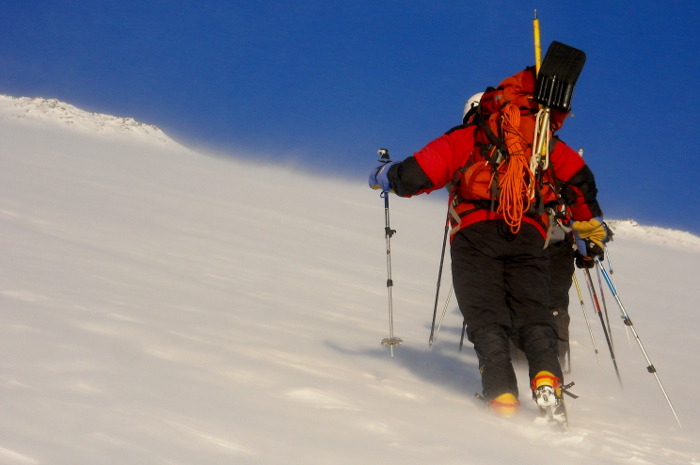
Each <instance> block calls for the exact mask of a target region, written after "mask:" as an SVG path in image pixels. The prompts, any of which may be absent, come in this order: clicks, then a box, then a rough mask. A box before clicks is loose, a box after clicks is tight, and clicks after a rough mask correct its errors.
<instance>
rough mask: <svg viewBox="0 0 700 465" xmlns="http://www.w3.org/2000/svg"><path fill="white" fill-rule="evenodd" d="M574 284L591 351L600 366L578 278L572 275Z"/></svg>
mask: <svg viewBox="0 0 700 465" xmlns="http://www.w3.org/2000/svg"><path fill="white" fill-rule="evenodd" d="M573 278H574V284H575V285H576V292H577V293H578V301H579V303H580V304H581V311H582V312H583V318H584V319H585V320H586V326H587V327H588V334H590V336H591V342H592V343H593V351H594V352H595V359H596V362H597V363H598V366H600V355H599V353H598V346H597V344H596V342H595V337H593V329H592V328H591V322H590V321H589V320H588V314H587V313H586V306H585V305H584V303H583V294H582V293H581V286H579V284H578V278H577V277H576V273H574V275H573Z"/></svg>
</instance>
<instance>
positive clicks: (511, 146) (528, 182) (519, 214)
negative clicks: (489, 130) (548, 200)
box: [497, 104, 535, 234]
mask: <svg viewBox="0 0 700 465" xmlns="http://www.w3.org/2000/svg"><path fill="white" fill-rule="evenodd" d="M502 113H503V120H502V122H501V128H502V130H503V139H504V141H505V144H506V148H507V149H508V153H509V154H510V156H509V157H508V158H507V159H506V160H505V161H504V162H503V163H506V166H505V170H504V173H503V174H502V175H500V176H499V179H498V187H499V189H500V194H499V197H498V210H497V211H498V213H500V214H502V215H503V218H504V221H505V222H506V224H507V225H508V226H509V227H510V230H511V232H512V233H513V234H517V233H518V231H520V226H521V225H522V219H523V215H524V214H525V212H527V210H528V209H529V208H530V205H532V202H533V201H534V198H535V195H534V189H535V175H534V174H533V173H532V171H531V170H530V154H529V153H528V151H529V150H530V147H528V143H527V138H526V137H525V136H524V135H523V134H522V133H521V132H520V129H519V128H520V110H519V109H518V107H516V106H515V105H512V104H509V105H507V106H506V107H505V108H504V109H503V110H502Z"/></svg>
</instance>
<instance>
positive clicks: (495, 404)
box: [489, 392, 520, 418]
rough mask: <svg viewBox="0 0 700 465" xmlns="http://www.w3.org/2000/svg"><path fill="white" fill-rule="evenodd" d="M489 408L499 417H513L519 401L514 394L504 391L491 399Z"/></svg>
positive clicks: (518, 406)
mask: <svg viewBox="0 0 700 465" xmlns="http://www.w3.org/2000/svg"><path fill="white" fill-rule="evenodd" d="M489 408H490V409H491V411H493V412H494V413H495V414H496V415H498V416H499V417H501V418H513V417H514V416H515V414H516V413H518V408H520V402H518V399H517V398H516V397H515V394H512V393H510V392H506V393H504V394H501V395H500V396H498V397H496V398H495V399H491V402H489Z"/></svg>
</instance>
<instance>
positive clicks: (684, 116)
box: [0, 0, 700, 234]
mask: <svg viewBox="0 0 700 465" xmlns="http://www.w3.org/2000/svg"><path fill="white" fill-rule="evenodd" d="M534 9H537V10H538V12H539V18H540V22H541V28H542V44H543V48H544V49H545V50H546V47H547V46H548V45H549V43H550V42H551V41H552V40H558V41H561V42H564V43H567V44H569V45H572V46H574V47H577V48H580V49H582V50H584V51H585V52H586V54H587V56H588V61H587V63H586V66H585V68H584V70H583V73H582V75H581V78H580V80H579V84H578V85H577V88H576V92H575V95H574V101H573V104H574V113H575V115H576V116H575V117H574V118H571V119H569V120H568V121H567V123H566V124H565V126H564V128H563V129H562V131H560V135H561V136H562V138H563V139H564V140H565V141H566V142H567V143H569V144H570V145H571V146H572V147H574V148H576V149H578V148H579V147H583V148H584V149H585V158H586V160H587V161H588V163H589V164H590V165H591V167H592V168H593V170H594V172H595V174H596V178H597V180H598V187H599V189H600V200H601V203H602V206H603V209H604V211H605V212H606V216H608V217H612V218H633V219H636V220H637V221H639V222H641V223H644V224H655V225H660V226H666V227H674V228H679V229H684V230H689V231H692V232H694V233H696V234H700V207H699V204H700V196H699V195H698V191H699V190H700V188H699V187H698V185H699V183H700V170H699V169H698V167H697V166H698V165H697V159H698V157H700V151H699V150H698V146H699V142H698V137H699V134H698V132H699V131H698V125H699V121H698V109H697V107H698V103H699V99H698V68H699V66H698V58H699V57H698V50H700V44H699V43H698V42H699V41H698V35H699V33H698V30H699V29H700V19H699V18H700V2H696V1H680V0H677V1H660V0H657V1H646V0H639V1H635V2H610V1H605V2H603V1H586V2H582V1H562V0H559V1H550V0H547V1H533V2H523V1H521V0H508V1H497V0H490V1H482V2H477V1H467V0H462V1H435V0H415V1H410V2H407V1H398V0H396V1H380V0H377V1H372V2H367V1H360V0H349V1H337V2H333V1H330V2H328V1H303V2H290V1H288V0H285V1H273V0H267V1H264V0H263V1H247V0H236V1H231V2H226V1H212V0H199V1H185V0H168V1H148V0H140V1H134V0H103V1H95V2H88V1H81V0H74V1H51V2H49V1H34V0H23V1H18V0H10V1H6V2H4V3H3V9H2V16H3V21H2V23H3V24H2V27H0V93H4V94H8V95H12V96H29V97H47V98H58V99H60V100H64V101H67V102H69V103H71V104H73V105H76V106H79V107H81V108H84V109H87V110H90V111H96V112H101V113H110V114H114V115H118V116H132V117H134V118H136V119H138V120H140V121H144V122H148V123H151V124H156V125H158V126H160V127H161V128H162V129H163V130H164V131H166V132H167V133H168V134H170V135H171V136H173V137H174V138H176V139H177V140H179V141H181V142H184V143H185V144H188V145H190V146H193V147H205V148H210V149H216V150H223V151H226V152H230V153H244V154H247V155H254V156H256V157H261V158H265V159H268V160H270V159H274V160H280V161H282V162H284V163H293V164H296V165H300V166H302V167H304V168H307V169H311V170H314V171H316V172H319V173H322V174H325V173H328V174H331V175H334V176H345V177H349V178H353V179H357V181H358V182H361V183H364V182H365V179H366V175H367V172H368V171H369V170H370V169H371V167H373V166H374V165H375V161H376V153H375V152H376V150H377V148H379V147H388V148H389V149H390V151H391V153H392V156H393V157H394V158H396V159H399V158H404V157H405V156H408V155H410V154H412V153H413V152H415V151H416V150H418V149H420V148H422V147H423V146H424V145H425V144H426V143H427V142H429V141H430V140H432V139H433V138H435V137H437V136H439V135H440V134H442V133H443V132H444V131H446V130H447V129H449V128H450V127H452V126H453V125H455V124H457V123H458V122H459V121H460V118H461V111H462V106H463V103H464V101H465V100H466V98H467V97H469V96H470V95H471V94H473V93H475V92H478V91H480V90H483V88H485V87H486V86H487V85H495V84H498V82H500V81H501V80H502V79H503V78H504V77H506V76H508V75H510V74H513V73H515V72H517V71H519V70H521V69H522V68H524V67H525V66H526V65H531V64H533V63H534V52H533V45H532V17H533V11H534ZM543 53H544V50H543ZM261 185H264V180H261ZM323 195H332V193H331V192H326V193H323Z"/></svg>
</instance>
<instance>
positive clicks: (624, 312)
mask: <svg viewBox="0 0 700 465" xmlns="http://www.w3.org/2000/svg"><path fill="white" fill-rule="evenodd" d="M595 261H596V263H597V264H598V265H600V269H601V270H602V273H603V277H604V278H605V281H606V282H607V283H608V287H610V292H612V295H613V297H615V301H616V302H617V306H618V307H619V308H620V312H621V313H622V320H623V321H624V323H625V326H627V327H628V328H629V329H630V330H631V331H632V334H633V335H634V338H635V339H636V340H637V345H638V346H639V349H640V350H641V351H642V354H643V355H644V358H645V359H646V362H647V371H648V372H649V373H651V374H653V375H654V377H655V378H656V382H657V383H658V384H659V388H661V392H662V393H663V395H664V397H665V398H666V402H667V403H668V406H669V407H670V409H671V413H673V417H674V418H675V419H676V423H678V426H679V427H680V428H681V429H683V425H682V424H681V421H680V420H679V419H678V414H677V413H676V409H675V408H673V403H671V399H670V398H669V397H668V394H667V393H666V389H664V386H663V384H661V379H660V378H659V375H658V373H657V372H656V367H654V364H653V363H651V360H650V359H649V356H648V355H647V351H646V350H644V345H643V344H642V340H641V339H639V335H638V334H637V331H636V330H635V329H634V325H633V324H632V320H631V319H630V316H629V314H628V313H627V310H625V306H624V305H622V301H621V300H620V296H619V295H618V293H617V289H615V285H614V284H613V282H612V279H610V275H609V274H608V272H607V271H606V270H605V268H603V266H602V265H601V263H600V258H596V259H595Z"/></svg>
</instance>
